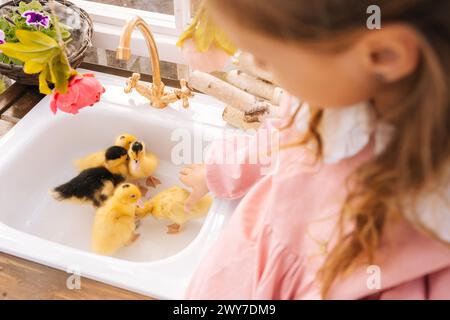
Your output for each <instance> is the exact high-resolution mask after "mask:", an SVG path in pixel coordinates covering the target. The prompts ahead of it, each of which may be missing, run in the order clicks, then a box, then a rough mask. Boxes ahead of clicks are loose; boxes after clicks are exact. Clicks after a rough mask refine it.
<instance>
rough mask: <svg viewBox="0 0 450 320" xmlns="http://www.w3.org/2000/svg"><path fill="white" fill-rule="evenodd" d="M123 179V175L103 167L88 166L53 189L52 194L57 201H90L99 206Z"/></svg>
mask: <svg viewBox="0 0 450 320" xmlns="http://www.w3.org/2000/svg"><path fill="white" fill-rule="evenodd" d="M123 181H125V179H124V177H122V176H121V175H119V174H113V173H111V172H110V171H109V170H108V169H106V168H105V167H97V168H90V169H86V170H83V171H82V172H81V173H80V174H79V175H78V176H76V177H75V178H73V179H72V180H70V181H69V182H67V183H65V184H62V185H60V186H59V187H56V188H55V189H53V190H52V196H53V197H54V198H55V199H56V200H58V201H64V200H75V201H79V202H91V203H92V205H93V206H94V207H99V206H101V205H102V204H103V202H105V201H106V200H107V199H108V198H109V197H110V196H111V195H112V194H113V192H114V188H115V187H116V186H117V185H118V184H120V183H122V182H123Z"/></svg>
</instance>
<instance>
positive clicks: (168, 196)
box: [141, 186, 212, 234]
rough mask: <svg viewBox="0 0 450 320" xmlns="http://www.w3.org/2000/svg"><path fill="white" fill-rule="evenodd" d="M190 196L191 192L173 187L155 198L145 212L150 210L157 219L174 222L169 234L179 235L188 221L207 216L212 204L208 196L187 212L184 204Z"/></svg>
mask: <svg viewBox="0 0 450 320" xmlns="http://www.w3.org/2000/svg"><path fill="white" fill-rule="evenodd" d="M189 194H190V193H189V191H187V190H185V189H183V188H180V187H176V186H175V187H171V188H169V189H166V190H163V191H161V192H160V193H158V194H157V195H156V196H155V197H153V198H152V199H151V200H150V201H149V204H146V205H145V206H144V207H145V208H144V209H143V210H144V211H145V209H147V210H148V209H150V210H151V213H150V214H151V215H153V216H154V217H155V218H158V219H167V220H169V221H171V222H173V224H171V225H169V226H168V230H167V233H169V234H174V233H178V232H179V231H180V230H181V227H182V226H183V225H184V224H185V223H186V222H187V221H189V220H192V219H199V218H201V217H203V216H205V215H206V214H207V213H208V211H209V208H210V207H211V204H212V198H211V197H210V196H208V195H206V196H204V197H203V198H202V199H200V201H199V202H198V203H197V204H196V205H195V206H194V207H193V208H192V209H191V210H190V211H189V212H186V211H185V210H184V204H185V202H186V200H187V198H188V197H189ZM141 215H142V213H141ZM143 216H144V217H145V215H143Z"/></svg>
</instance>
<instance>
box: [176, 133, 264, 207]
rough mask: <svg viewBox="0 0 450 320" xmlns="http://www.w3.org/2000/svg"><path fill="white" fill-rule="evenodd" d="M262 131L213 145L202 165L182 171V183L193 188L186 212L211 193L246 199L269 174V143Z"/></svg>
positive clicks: (218, 195) (233, 137)
mask: <svg viewBox="0 0 450 320" xmlns="http://www.w3.org/2000/svg"><path fill="white" fill-rule="evenodd" d="M265 134H266V132H265V131H261V130H260V131H259V132H258V134H256V135H254V136H249V135H246V136H232V137H230V138H227V139H223V140H220V141H217V142H214V143H213V144H211V146H210V148H209V150H208V152H207V155H206V161H205V164H203V165H190V166H187V167H185V168H183V169H182V170H181V172H180V180H181V181H182V182H183V183H184V184H185V185H187V186H189V187H191V188H192V193H191V196H190V197H189V199H188V200H187V202H186V209H187V210H188V209H189V208H190V207H192V206H193V205H195V203H196V202H197V201H198V200H200V198H202V197H203V196H204V195H205V194H206V193H208V191H211V192H212V193H213V194H214V195H215V196H217V197H219V198H225V199H237V198H240V197H242V196H244V195H245V194H246V193H247V192H248V190H249V189H250V188H251V187H252V186H253V185H254V184H255V182H257V181H258V180H259V179H260V178H261V177H262V176H264V175H265V174H268V173H270V170H272V167H273V165H272V163H271V162H270V157H265V156H264V155H265V154H267V153H264V152H262V150H265V151H267V147H265V148H263V147H262V146H263V145H264V146H267V142H266V141H265V140H263V138H262V136H263V135H265Z"/></svg>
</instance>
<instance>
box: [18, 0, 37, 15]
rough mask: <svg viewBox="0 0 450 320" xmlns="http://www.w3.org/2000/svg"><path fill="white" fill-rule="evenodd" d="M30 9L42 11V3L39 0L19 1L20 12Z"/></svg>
mask: <svg viewBox="0 0 450 320" xmlns="http://www.w3.org/2000/svg"><path fill="white" fill-rule="evenodd" d="M28 10H35V11H42V5H41V3H40V2H39V1H36V0H33V1H31V2H29V3H26V2H23V1H21V2H20V3H19V12H20V13H21V14H22V13H24V12H25V11H28Z"/></svg>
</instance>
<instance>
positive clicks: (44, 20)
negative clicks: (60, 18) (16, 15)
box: [22, 10, 50, 29]
mask: <svg viewBox="0 0 450 320" xmlns="http://www.w3.org/2000/svg"><path fill="white" fill-rule="evenodd" d="M22 17H24V18H26V19H27V20H26V21H25V22H26V23H27V25H29V26H35V27H38V26H41V27H44V28H45V29H47V28H48V27H49V26H50V17H49V16H47V15H46V14H44V13H40V12H37V11H34V10H28V11H25V12H24V13H22Z"/></svg>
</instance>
